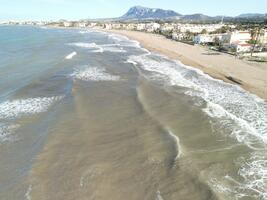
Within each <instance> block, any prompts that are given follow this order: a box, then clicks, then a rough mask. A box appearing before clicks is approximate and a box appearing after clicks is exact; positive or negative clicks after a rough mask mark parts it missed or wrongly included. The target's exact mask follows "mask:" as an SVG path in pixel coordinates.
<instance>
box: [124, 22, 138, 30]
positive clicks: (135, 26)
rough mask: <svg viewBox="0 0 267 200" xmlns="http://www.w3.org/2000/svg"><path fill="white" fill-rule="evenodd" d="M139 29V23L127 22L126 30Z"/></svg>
mask: <svg viewBox="0 0 267 200" xmlns="http://www.w3.org/2000/svg"><path fill="white" fill-rule="evenodd" d="M136 29H137V24H133V23H130V24H127V25H126V30H129V31H131V30H136Z"/></svg>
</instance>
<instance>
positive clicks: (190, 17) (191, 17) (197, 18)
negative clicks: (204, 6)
mask: <svg viewBox="0 0 267 200" xmlns="http://www.w3.org/2000/svg"><path fill="white" fill-rule="evenodd" d="M181 19H183V20H189V21H201V20H210V19H212V17H210V16H208V15H203V14H200V13H197V14H193V15H183V16H182V17H181Z"/></svg>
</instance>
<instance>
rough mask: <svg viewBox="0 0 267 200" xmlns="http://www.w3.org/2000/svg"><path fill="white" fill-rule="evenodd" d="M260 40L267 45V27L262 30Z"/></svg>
mask: <svg viewBox="0 0 267 200" xmlns="http://www.w3.org/2000/svg"><path fill="white" fill-rule="evenodd" d="M259 42H260V43H261V44H263V45H267V29H265V30H263V31H262V32H261V34H260V36H259Z"/></svg>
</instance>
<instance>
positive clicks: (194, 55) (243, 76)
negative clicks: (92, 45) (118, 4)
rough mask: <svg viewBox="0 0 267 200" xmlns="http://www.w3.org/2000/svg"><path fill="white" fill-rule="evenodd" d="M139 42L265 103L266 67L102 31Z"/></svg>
mask: <svg viewBox="0 0 267 200" xmlns="http://www.w3.org/2000/svg"><path fill="white" fill-rule="evenodd" d="M95 30H99V31H104V32H110V33H116V34H121V35H124V36H126V37H128V38H129V39H132V40H136V41H138V42H139V43H140V44H141V46H143V47H145V48H146V49H148V50H150V51H152V52H156V53H160V54H162V55H164V56H167V57H168V58H170V59H174V60H178V61H180V62H182V63H183V64H184V65H187V66H191V67H194V68H197V69H200V70H202V71H203V72H204V73H206V74H208V75H209V76H211V77H213V78H215V79H220V80H223V81H224V82H227V83H231V84H235V85H238V86H240V87H242V88H243V89H245V90H246V91H248V92H250V93H252V94H255V95H257V96H259V97H260V98H262V99H263V100H264V101H265V102H267V78H266V77H267V65H266V66H264V65H263V64H262V65H256V64H253V63H246V62H244V61H242V60H239V59H236V58H235V57H234V56H232V55H227V54H224V53H219V52H215V51H211V50H208V49H205V48H203V47H201V46H192V45H189V44H185V43H181V42H177V41H173V40H170V39H167V38H165V37H164V36H161V35H157V34H153V33H144V32H138V31H127V30H105V29H95Z"/></svg>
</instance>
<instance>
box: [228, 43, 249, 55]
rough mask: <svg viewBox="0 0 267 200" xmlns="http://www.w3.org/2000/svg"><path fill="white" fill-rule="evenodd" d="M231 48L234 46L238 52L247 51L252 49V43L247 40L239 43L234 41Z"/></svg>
mask: <svg viewBox="0 0 267 200" xmlns="http://www.w3.org/2000/svg"><path fill="white" fill-rule="evenodd" d="M231 48H233V49H234V50H235V52H237V53H246V52H250V51H251V49H252V45H251V44H248V43H246V42H239V43H233V44H232V45H231Z"/></svg>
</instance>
